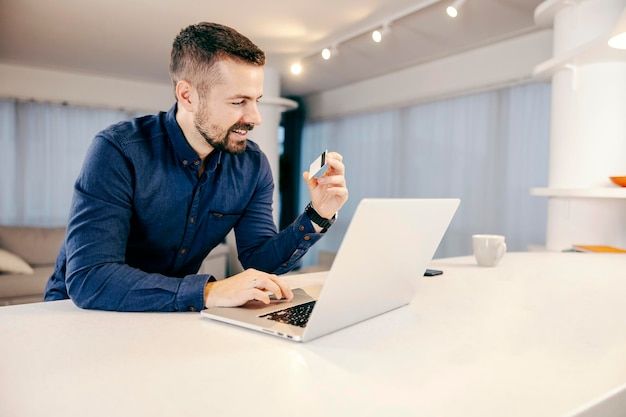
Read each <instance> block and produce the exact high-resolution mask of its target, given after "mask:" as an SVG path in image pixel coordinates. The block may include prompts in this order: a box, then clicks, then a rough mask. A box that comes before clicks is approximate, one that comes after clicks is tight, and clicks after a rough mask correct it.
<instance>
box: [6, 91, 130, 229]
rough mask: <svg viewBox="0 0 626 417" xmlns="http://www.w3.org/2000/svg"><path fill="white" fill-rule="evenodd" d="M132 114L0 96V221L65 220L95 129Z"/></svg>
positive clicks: (37, 222) (51, 222) (44, 223)
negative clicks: (77, 177) (0, 98)
mask: <svg viewBox="0 0 626 417" xmlns="http://www.w3.org/2000/svg"><path fill="white" fill-rule="evenodd" d="M130 116H131V114H129V113H128V112H126V111H123V110H109V109H94V108H86V107H75V106H69V105H63V104H53V103H38V102H32V101H28V102H22V101H17V100H9V99H3V100H0V178H2V182H1V183H0V224H10V225H42V226H57V225H64V224H66V222H67V216H68V213H69V206H70V202H71V198H72V190H73V185H74V181H75V180H76V176H77V175H78V172H79V171H80V167H81V166H82V163H83V158H84V155H85V152H86V151H87V148H88V147H89V145H90V144H91V141H92V139H93V137H94V135H95V134H96V133H97V132H99V131H100V130H102V129H104V128H106V127H107V126H108V125H110V124H112V123H116V122H118V121H120V120H124V119H128V118H129V117H130Z"/></svg>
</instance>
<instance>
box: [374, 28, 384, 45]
mask: <svg viewBox="0 0 626 417" xmlns="http://www.w3.org/2000/svg"><path fill="white" fill-rule="evenodd" d="M372 39H373V40H374V42H376V43H379V42H380V41H382V40H383V34H382V33H380V30H375V31H373V32H372Z"/></svg>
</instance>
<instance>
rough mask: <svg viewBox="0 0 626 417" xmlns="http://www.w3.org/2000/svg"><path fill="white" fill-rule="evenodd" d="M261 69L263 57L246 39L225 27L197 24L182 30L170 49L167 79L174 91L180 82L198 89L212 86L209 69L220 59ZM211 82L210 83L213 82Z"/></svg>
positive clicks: (262, 53)
mask: <svg viewBox="0 0 626 417" xmlns="http://www.w3.org/2000/svg"><path fill="white" fill-rule="evenodd" d="M226 58H228V59H233V60H236V61H241V62H245V63H249V64H253V65H259V66H263V65H265V53H264V52H263V51H262V50H261V49H260V48H259V47H258V46H256V45H255V44H254V43H253V42H252V41H251V40H250V39H248V38H247V37H245V36H244V35H242V34H241V33H239V32H237V31H236V30H235V29H232V28H230V27H228V26H224V25H220V24H217V23H209V22H201V23H198V24H196V25H191V26H187V27H186V28H184V29H182V30H181V31H180V33H179V34H178V36H176V39H174V43H173V45H172V55H171V60H170V78H171V79H172V83H173V84H174V88H176V84H177V83H178V82H179V81H181V80H186V81H189V82H190V83H191V84H193V85H195V86H196V87H197V88H199V89H205V88H208V87H209V86H210V83H211V82H212V80H211V77H210V76H209V77H207V75H211V74H214V72H213V71H211V70H212V68H213V65H214V64H215V62H216V61H218V60H220V59H226ZM213 81H214V80H213Z"/></svg>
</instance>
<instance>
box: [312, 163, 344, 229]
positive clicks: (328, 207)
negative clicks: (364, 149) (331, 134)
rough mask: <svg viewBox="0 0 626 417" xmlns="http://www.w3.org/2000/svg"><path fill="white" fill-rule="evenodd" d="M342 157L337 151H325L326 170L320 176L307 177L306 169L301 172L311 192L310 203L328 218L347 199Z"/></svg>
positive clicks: (321, 214)
mask: <svg viewBox="0 0 626 417" xmlns="http://www.w3.org/2000/svg"><path fill="white" fill-rule="evenodd" d="M342 161H343V157H342V156H341V155H340V154H338V153H337V152H327V153H326V164H328V170H327V171H326V173H325V174H324V175H323V176H322V177H321V178H311V179H309V173H308V171H306V172H304V173H303V174H302V176H303V178H304V180H305V181H306V185H307V186H308V187H309V193H310V194H311V203H312V204H313V208H314V209H315V211H317V213H318V214H319V215H320V216H322V217H324V218H326V219H330V218H331V217H333V216H334V215H335V213H337V212H338V211H339V209H340V208H341V207H342V206H343V205H344V203H345V202H346V201H347V200H348V188H347V187H346V177H345V175H344V174H345V167H344V165H343V162H342Z"/></svg>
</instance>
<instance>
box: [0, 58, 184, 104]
mask: <svg viewBox="0 0 626 417" xmlns="http://www.w3.org/2000/svg"><path fill="white" fill-rule="evenodd" d="M173 91H174V90H173V88H172V86H171V84H169V83H167V84H158V83H149V82H143V81H133V80H124V79H116V78H106V77H98V76H93V75H86V74H81V73H72V72H62V71H54V70H48V69H42V68H34V67H25V66H19V65H12V64H6V63H0V97H8V98H18V99H23V100H31V99H36V100H38V101H47V102H53V103H54V102H59V103H63V102H66V103H69V104H73V105H84V106H95V107H103V108H115V109H120V108H122V109H125V110H139V111H146V112H157V111H160V110H168V109H169V108H170V107H171V106H172V104H173V103H174V92H173Z"/></svg>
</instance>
